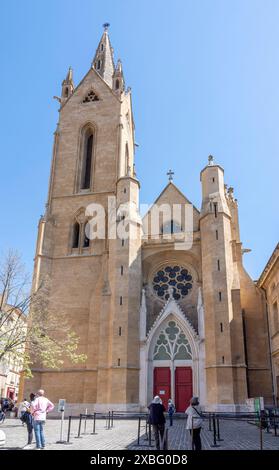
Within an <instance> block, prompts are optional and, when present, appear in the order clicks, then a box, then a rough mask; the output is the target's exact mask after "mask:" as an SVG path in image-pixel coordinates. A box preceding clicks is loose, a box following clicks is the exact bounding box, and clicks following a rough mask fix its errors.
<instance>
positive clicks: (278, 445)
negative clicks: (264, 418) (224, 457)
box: [0, 419, 279, 450]
mask: <svg viewBox="0 0 279 470" xmlns="http://www.w3.org/2000/svg"><path fill="white" fill-rule="evenodd" d="M167 426H168V425H167ZM0 429H2V430H3V431H4V432H5V434H6V447H5V449H7V450H12V449H14V450H16V449H21V448H22V447H23V446H24V445H25V444H26V441H27V430H26V427H25V426H23V425H22V424H21V423H20V421H19V420H17V419H7V420H6V421H5V423H3V424H1V425H0ZM66 431H67V419H66V421H65V433H64V438H65V437H67V436H66ZM91 432H92V422H91V421H88V423H87V429H86V434H83V433H84V423H82V427H81V433H82V434H81V436H82V437H81V438H76V436H77V434H78V420H73V422H72V431H71V438H70V442H71V444H70V445H64V444H56V441H58V440H59V437H60V421H59V420H57V419H49V420H48V421H47V424H46V427H45V434H46V441H47V447H46V448H47V449H49V450H56V449H62V450H67V449H76V450H79V449H89V450H107V449H113V450H117V449H131V450H154V449H155V448H154V441H153V440H152V444H153V447H151V448H150V447H148V445H147V444H148V440H146V435H145V427H144V426H143V427H142V428H141V439H140V444H141V445H140V447H139V446H137V433H138V421H137V420H136V419H129V420H126V419H125V420H124V419H119V420H115V421H114V426H113V428H111V429H106V421H105V420H103V419H102V420H97V421H96V433H97V434H95V435H91V434H90V433H91ZM168 435H169V440H168V447H169V450H178V449H181V450H189V449H191V441H190V438H189V434H188V431H186V430H185V420H184V419H177V420H175V421H174V425H173V427H171V428H169V432H168ZM262 436H263V449H265V450H279V437H275V436H274V435H273V433H270V434H268V433H266V432H265V431H264V432H263V433H262ZM220 437H221V438H222V439H223V440H222V441H220V442H218V444H219V445H220V447H217V448H212V447H211V444H213V433H212V432H210V431H209V430H208V422H206V423H205V424H204V427H203V430H202V444H203V448H204V449H211V450H226V449H232V450H258V449H260V432H259V429H258V428H257V427H256V426H255V425H252V424H249V423H247V422H236V421H224V420H222V421H220ZM34 446H35V443H34Z"/></svg>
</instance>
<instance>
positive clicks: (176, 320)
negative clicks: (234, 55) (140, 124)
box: [26, 27, 272, 411]
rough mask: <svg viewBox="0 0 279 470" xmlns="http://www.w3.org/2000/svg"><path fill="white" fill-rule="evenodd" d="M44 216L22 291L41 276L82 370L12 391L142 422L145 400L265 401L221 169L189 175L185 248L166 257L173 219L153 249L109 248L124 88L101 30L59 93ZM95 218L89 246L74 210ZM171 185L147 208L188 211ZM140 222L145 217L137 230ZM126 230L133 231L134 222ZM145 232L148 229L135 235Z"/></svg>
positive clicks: (261, 314) (123, 169)
mask: <svg viewBox="0 0 279 470" xmlns="http://www.w3.org/2000/svg"><path fill="white" fill-rule="evenodd" d="M59 101H60V110H59V123H58V126H57V129H56V131H55V134H54V146H53V159H52V167H51V175H50V183H49V194H48V201H47V206H46V212H45V215H44V216H43V217H42V218H41V220H40V222H39V228H38V241H37V247H36V256H35V267H34V280H33V289H34V290H36V289H37V288H38V286H39V284H40V281H41V280H42V279H43V278H44V277H46V276H48V277H49V279H50V281H51V288H50V297H49V308H50V309H52V310H53V311H54V312H57V315H59V312H61V311H63V312H66V314H67V317H68V318H69V322H70V324H71V325H72V328H73V330H74V331H75V332H76V333H77V334H78V336H79V337H80V351H81V352H84V353H85V354H86V355H87V360H86V362H85V363H84V364H76V365H72V364H67V363H65V364H64V366H63V368H62V369H60V370H58V371H56V370H51V369H49V370H48V369H44V368H41V367H39V366H36V368H34V370H33V378H32V379H31V380H29V381H26V391H29V390H32V391H33V390H34V389H35V388H43V389H45V390H46V391H47V394H48V396H49V397H50V398H51V400H52V401H56V402H57V401H58V399H59V398H66V400H67V402H68V403H69V406H71V407H72V409H73V410H84V409H85V408H86V407H87V408H88V409H95V410H96V411H98V410H107V409H115V410H135V411H138V410H144V409H146V406H147V404H148V403H149V402H150V401H151V399H152V397H153V395H154V394H158V395H160V396H161V398H162V400H163V402H164V403H166V402H167V399H168V398H172V399H173V400H174V402H175V404H176V409H177V410H178V411H184V410H185V408H186V406H187V404H188V401H189V398H190V397H191V396H192V395H197V396H199V397H200V400H201V404H202V405H203V406H205V407H206V408H207V409H216V410H236V409H242V408H243V409H244V407H245V401H246V399H247V398H248V397H255V396H264V397H265V399H266V400H270V399H271V395H272V392H271V370H270V360H269V345H268V334H267V321H266V310H265V308H266V307H265V300H264V297H263V294H262V293H261V291H260V289H259V288H258V287H257V286H256V285H255V283H254V282H253V280H252V279H251V278H250V276H249V275H248V274H247V272H246V271H245V269H244V267H243V264H242V255H243V252H244V250H243V247H242V244H241V240H240V233H239V223H238V207H237V201H236V199H235V198H234V194H233V190H232V188H229V189H227V187H226V186H225V185H224V170H223V168H222V167H221V166H220V165H218V164H215V163H214V161H213V159H212V158H210V159H209V163H208V165H206V166H205V168H203V169H202V171H201V178H200V180H201V190H202V207H201V210H200V211H199V210H198V209H196V208H195V207H193V242H192V246H191V248H190V249H184V250H183V249H176V248H177V246H176V243H177V242H176V241H175V239H174V238H175V234H176V232H178V231H182V232H183V231H185V230H186V229H185V226H186V221H185V220H183V219H182V222H180V223H179V227H178V223H177V222H176V220H175V219H174V218H171V219H170V220H168V221H166V222H165V229H166V230H165V231H166V232H167V233H168V234H169V237H168V238H167V239H166V238H165V237H164V236H163V235H162V229H161V228H160V229H159V232H158V234H157V235H158V236H157V237H153V236H151V234H150V233H149V232H148V233H147V234H145V236H144V237H142V236H140V235H139V236H137V237H134V238H133V239H132V238H127V239H120V238H119V237H118V238H116V239H110V237H109V236H108V223H107V221H108V218H109V216H110V215H109V214H110V212H109V207H108V199H109V197H114V198H115V200H116V206H117V207H118V206H119V205H120V204H125V203H127V204H130V205H132V206H133V207H135V208H136V209H137V208H138V205H139V190H140V185H139V181H138V179H137V177H136V174H135V169H134V168H135V167H134V148H135V141H134V122H133V113H132V96H131V90H130V89H127V90H126V89H125V83H124V77H123V70H122V65H121V62H120V61H118V63H117V65H116V66H115V64H114V59H113V50H112V47H111V44H110V39H109V36H108V31H107V27H106V28H105V30H104V33H103V35H102V37H101V40H100V43H99V45H98V48H97V51H96V54H95V57H94V59H93V62H92V66H91V67H90V69H89V71H88V73H87V74H86V75H85V77H84V78H83V79H82V81H81V82H80V83H79V85H78V86H76V87H75V86H74V83H73V77H72V70H71V69H70V70H69V72H68V75H67V77H66V79H65V80H64V81H63V83H62V95H61V98H59ZM92 203H98V204H100V205H101V206H102V207H103V208H104V211H105V214H106V228H105V230H106V232H105V237H104V238H103V239H95V240H90V239H89V238H88V237H87V232H86V230H85V228H86V224H87V221H88V216H87V208H88V206H89V205H90V204H92ZM188 203H189V201H188V199H187V198H186V197H185V196H184V194H182V192H181V191H180V190H179V189H178V188H177V187H176V186H175V185H174V184H173V182H172V181H170V182H169V184H168V185H167V186H166V187H165V189H164V190H163V191H162V193H161V194H160V195H159V197H158V199H157V200H156V204H157V205H161V204H170V205H172V204H182V205H183V204H188ZM151 216H152V208H151V209H150V211H149V212H148V213H147V214H146V216H145V221H144V222H148V219H149V218H150V217H151ZM134 226H135V227H136V230H137V229H138V233H141V227H140V223H139V222H138V221H137V220H135V221H134ZM147 226H148V227H149V224H147Z"/></svg>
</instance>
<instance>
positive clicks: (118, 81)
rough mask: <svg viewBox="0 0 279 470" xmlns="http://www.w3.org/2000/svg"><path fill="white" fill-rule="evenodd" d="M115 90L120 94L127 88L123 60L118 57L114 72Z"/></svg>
mask: <svg viewBox="0 0 279 470" xmlns="http://www.w3.org/2000/svg"><path fill="white" fill-rule="evenodd" d="M113 90H114V91H115V92H116V93H119V94H120V93H122V92H123V91H124V90H125V81H124V75H123V68H122V62H121V60H120V59H118V61H117V66H116V68H115V71H114V74H113Z"/></svg>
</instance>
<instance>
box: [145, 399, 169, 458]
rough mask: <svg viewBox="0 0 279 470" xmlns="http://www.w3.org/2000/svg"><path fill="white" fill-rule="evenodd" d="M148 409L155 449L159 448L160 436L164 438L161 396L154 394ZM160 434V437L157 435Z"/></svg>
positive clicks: (163, 409) (163, 408)
mask: <svg viewBox="0 0 279 470" xmlns="http://www.w3.org/2000/svg"><path fill="white" fill-rule="evenodd" d="M148 409H149V423H150V424H152V428H153V433H154V437H155V444H156V449H157V450H160V437H161V439H163V438H164V433H165V422H166V419H165V415H164V411H166V408H165V407H164V405H163V404H162V400H161V398H160V397H159V396H158V395H156V396H155V397H154V398H153V400H152V403H150V405H149V406H148ZM159 436H160V437H159Z"/></svg>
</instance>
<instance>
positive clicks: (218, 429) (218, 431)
mask: <svg viewBox="0 0 279 470" xmlns="http://www.w3.org/2000/svg"><path fill="white" fill-rule="evenodd" d="M216 422H217V441H219V442H220V441H223V440H224V439H221V438H220V425H219V417H218V416H217V418H216Z"/></svg>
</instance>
